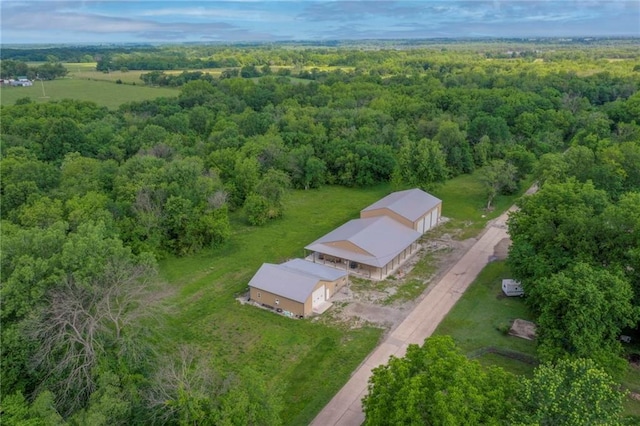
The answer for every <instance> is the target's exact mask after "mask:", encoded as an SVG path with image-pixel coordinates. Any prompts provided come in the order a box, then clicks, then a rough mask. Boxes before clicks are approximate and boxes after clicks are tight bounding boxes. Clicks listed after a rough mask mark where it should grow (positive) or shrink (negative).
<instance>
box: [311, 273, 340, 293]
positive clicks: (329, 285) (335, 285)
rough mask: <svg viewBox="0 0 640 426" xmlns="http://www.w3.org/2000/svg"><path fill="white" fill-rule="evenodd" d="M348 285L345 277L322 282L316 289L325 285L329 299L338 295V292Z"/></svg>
mask: <svg viewBox="0 0 640 426" xmlns="http://www.w3.org/2000/svg"><path fill="white" fill-rule="evenodd" d="M346 284H347V277H346V276H344V277H342V278H338V279H337V280H335V281H320V283H319V285H318V286H316V289H317V288H319V287H320V286H321V285H324V286H325V289H327V290H329V297H333V295H334V294H336V292H337V291H338V290H340V289H341V288H342V287H344V286H345V285H346ZM314 290H315V289H314ZM325 295H326V290H325ZM325 298H326V297H325Z"/></svg>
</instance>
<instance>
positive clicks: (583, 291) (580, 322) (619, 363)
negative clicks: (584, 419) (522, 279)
mask: <svg viewBox="0 0 640 426" xmlns="http://www.w3.org/2000/svg"><path fill="white" fill-rule="evenodd" d="M529 288H530V292H529V293H528V297H529V298H530V299H535V303H536V305H537V306H539V307H540V315H539V316H538V321H537V323H538V354H539V356H540V358H541V359H542V360H543V361H555V360H558V359H561V358H564V357H571V358H592V359H594V360H596V361H597V362H598V363H599V364H600V365H601V366H602V367H603V368H606V369H607V370H608V372H609V373H610V374H614V375H616V376H617V373H620V370H622V371H624V369H625V367H626V362H625V361H624V360H622V359H621V358H620V354H621V351H622V347H621V346H620V343H619V341H618V336H619V335H620V332H621V330H622V329H623V328H625V327H633V326H635V325H636V322H637V321H638V319H640V311H639V310H638V308H635V307H634V306H633V305H632V300H633V291H632V289H631V286H630V285H629V282H628V281H627V280H626V279H625V277H624V276H622V275H621V274H619V273H616V272H615V271H609V270H606V269H602V268H596V267H593V266H590V265H589V264H586V263H577V264H576V265H574V266H572V267H571V268H569V269H567V270H566V271H563V272H559V273H558V274H554V275H552V276H550V277H548V278H541V279H539V280H538V282H537V283H536V285H535V286H530V287H529ZM616 369H618V371H616Z"/></svg>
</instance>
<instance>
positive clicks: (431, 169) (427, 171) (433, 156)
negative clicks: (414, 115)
mask: <svg viewBox="0 0 640 426" xmlns="http://www.w3.org/2000/svg"><path fill="white" fill-rule="evenodd" d="M448 177H449V168H448V167H447V160H446V157H445V154H444V152H443V151H442V146H441V145H440V143H439V142H437V141H434V140H429V139H421V140H420V141H418V142H414V141H411V140H409V139H406V140H405V141H404V143H403V144H402V146H401V147H400V152H399V154H398V163H397V165H396V168H395V170H394V173H393V180H394V182H395V183H396V186H410V187H419V188H422V189H424V190H429V189H433V187H434V186H435V185H437V184H438V183H442V182H444V181H445V180H446V179H447V178H448Z"/></svg>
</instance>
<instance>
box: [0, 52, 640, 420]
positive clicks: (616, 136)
mask: <svg viewBox="0 0 640 426" xmlns="http://www.w3.org/2000/svg"><path fill="white" fill-rule="evenodd" d="M580 46H581V48H580V49H577V48H576V46H575V45H569V46H566V45H559V44H557V43H556V44H551V45H548V44H545V43H540V44H534V43H520V44H513V45H510V44H508V43H506V42H504V43H502V44H498V43H496V44H495V45H494V44H491V43H482V44H478V45H477V46H475V45H473V44H464V45H457V44H455V45H451V46H450V45H442V46H438V47H437V48H429V47H424V46H418V47H416V46H404V47H399V46H394V47H393V48H391V47H388V46H385V45H384V44H382V45H381V46H378V47H377V48H375V49H363V48H356V47H352V46H338V47H332V46H321V47H315V48H309V47H300V46H299V47H292V46H284V47H283V46H267V47H264V46H235V47H233V46H181V47H171V48H160V47H158V48H138V49H136V48H133V47H128V48H127V49H114V50H108V49H106V50H100V49H97V48H78V50H75V49H72V48H55V49H53V50H51V49H48V50H46V49H45V50H44V51H35V52H29V50H28V49H18V50H13V51H12V50H10V49H3V50H2V59H3V61H2V62H3V64H4V63H6V62H5V61H7V60H17V61H26V60H42V58H40V56H37V55H42V54H44V60H48V61H51V60H54V61H57V60H62V61H64V60H69V59H73V60H75V61H78V62H81V61H88V60H89V59H90V58H92V57H93V58H96V57H97V60H98V67H99V68H100V69H103V68H104V67H106V68H107V69H108V68H111V67H114V68H116V69H120V68H128V69H145V70H149V71H150V73H148V74H145V75H143V80H144V82H146V83H148V84H160V83H159V79H160V78H161V77H162V76H163V75H165V73H162V71H167V70H180V69H185V70H186V69H198V68H210V67H219V68H225V71H227V72H223V73H222V75H220V77H215V78H214V77H212V76H211V75H210V74H207V73H206V72H198V73H196V72H189V73H183V75H186V76H188V78H184V79H183V80H176V81H174V82H173V83H172V84H173V85H178V86H180V92H179V95H178V96H177V97H174V98H159V99H156V100H152V101H143V102H133V103H127V104H123V105H122V106H121V107H120V108H118V109H117V110H109V109H106V108H103V107H99V106H97V105H96V104H94V103H91V102H80V101H75V100H65V101H62V102H50V103H35V102H33V101H31V100H30V99H28V98H24V99H21V100H20V101H19V102H17V103H16V105H11V106H6V107H2V109H1V110H0V113H1V120H0V137H1V150H2V157H1V163H0V166H1V173H2V179H1V183H0V185H1V186H0V193H1V195H2V211H1V217H2V241H1V244H2V254H1V267H2V289H1V294H0V296H1V300H2V312H1V317H0V319H1V321H2V345H1V350H2V354H1V357H0V362H1V374H2V383H1V393H2V398H3V400H2V411H3V414H2V416H3V423H4V419H7V420H6V421H7V424H11V423H19V422H20V421H29V420H32V421H34V424H49V423H52V424H54V423H55V424H57V423H62V422H68V423H70V424H104V423H106V422H109V423H114V422H115V423H121V424H132V423H148V422H155V423H169V424H178V423H180V424H186V423H198V422H203V421H205V419H209V420H208V421H213V423H216V424H249V423H251V424H265V425H272V424H278V422H279V421H280V420H279V413H280V410H281V409H282V407H281V402H280V400H279V399H278V394H277V393H275V392H271V391H270V389H269V387H268V384H267V382H266V381H264V380H263V378H262V376H261V375H260V374H256V373H255V372H253V371H249V370H248V371H233V372H229V371H210V369H209V367H208V366H206V365H201V364H199V363H198V358H197V354H196V355H194V354H193V353H191V352H189V351H183V352H180V355H178V352H179V351H176V356H175V359H172V360H171V361H166V360H164V361H163V362H160V360H159V356H160V355H158V352H157V350H156V349H157V345H159V344H162V343H161V342H158V341H157V338H156V337H154V336H153V335H152V333H151V334H149V330H148V327H145V326H142V324H150V323H152V322H153V321H159V319H158V318H162V316H163V315H164V314H163V313H162V312H159V311H158V310H157V309H156V306H157V304H156V303H154V300H155V298H156V297H157V294H158V292H157V291H156V290H157V286H158V285H159V284H158V283H157V280H156V279H155V273H156V270H157V261H158V260H162V259H165V258H168V257H172V256H190V255H193V254H195V253H198V252H199V251H201V250H203V249H207V248H211V247H224V246H225V245H228V244H233V237H232V226H233V225H232V220H231V219H230V218H232V217H236V218H238V217H240V218H242V220H243V221H245V222H246V224H251V225H253V226H260V225H264V224H265V223H267V222H269V221H272V220H277V219H278V218H279V217H281V216H282V215H286V214H287V212H286V211H285V209H284V203H283V199H284V197H285V196H286V195H287V193H288V192H289V191H291V189H292V188H294V189H302V190H309V191H312V190H314V189H317V188H320V187H322V186H324V185H342V186H348V187H369V186H372V185H375V184H378V183H384V182H391V183H392V184H393V186H394V187H396V188H407V187H421V188H424V189H426V190H430V189H432V188H434V187H436V186H437V185H438V184H440V183H442V182H444V181H446V180H447V179H449V178H452V177H455V176H457V175H460V174H467V173H472V172H474V171H476V170H479V175H480V176H481V179H482V182H483V185H484V186H485V188H486V195H487V208H491V205H492V202H493V200H494V199H495V197H499V196H500V195H501V194H508V193H514V192H515V191H517V190H518V188H519V187H518V185H519V182H520V181H522V180H523V179H524V178H525V177H526V176H532V175H533V176H535V178H537V179H539V180H540V184H541V189H540V192H539V193H538V194H537V195H535V196H533V197H531V198H528V199H526V200H523V201H522V202H521V211H520V212H519V213H517V214H515V215H514V216H513V217H512V219H511V222H510V232H511V235H512V238H513V240H514V245H513V248H512V250H511V253H510V262H511V265H512V268H513V271H514V273H515V275H516V277H517V278H519V279H521V280H522V282H523V284H524V285H525V288H526V290H527V293H528V294H529V297H528V302H529V303H530V304H531V306H532V309H534V310H535V311H536V312H537V313H538V314H539V324H540V333H541V334H540V339H539V352H540V358H541V360H543V361H549V362H554V361H557V360H560V359H564V358H585V357H586V358H591V359H593V361H594V362H595V363H596V364H597V365H598V366H600V368H603V369H604V370H605V371H606V372H607V373H605V374H610V375H611V376H612V377H614V378H615V379H618V378H619V375H620V372H621V370H622V369H623V368H624V358H623V356H624V352H623V351H622V347H621V345H620V343H619V342H618V341H617V337H618V335H619V333H620V332H621V330H623V329H626V330H633V329H636V328H637V325H638V319H639V318H640V317H639V315H638V312H639V311H638V310H639V308H640V275H639V274H638V271H640V219H639V218H640V211H638V208H639V206H640V195H639V193H640V92H639V89H640V67H639V66H638V65H640V55H639V54H638V52H637V49H636V48H632V47H629V45H628V43H627V42H620V43H608V42H605V43H601V44H597V45H595V46H592V45H590V44H581V45H580ZM56 49H59V50H56ZM34 55H35V56H34ZM47 55H49V56H53V57H48V58H47ZM73 55H75V56H73ZM78 58H79V59H78ZM180 58H183V59H184V60H182V59H180ZM194 58H196V59H198V60H197V61H196V59H194ZM14 65H15V63H14ZM3 69H4V68H3ZM154 70H155V71H157V72H155V73H152V72H154ZM150 76H151V77H150ZM152 77H154V78H155V80H154V79H153V78H152ZM293 77H295V78H293ZM141 84H142V82H141ZM572 286H573V287H576V288H580V289H581V291H576V292H571V293H567V292H566V291H563V290H562V289H563V288H564V289H566V288H567V287H572ZM572 309H573V310H572ZM185 366H187V367H188V368H185ZM260 373H264V372H260ZM496 380H498V379H496ZM500 380H502V379H500ZM505 380H506V379H505ZM208 389H216V392H214V393H215V394H214V393H207V390H208ZM532 415H533V414H532ZM532 418H533V417H532ZM211 419H214V420H211ZM532 421H533V420H532ZM38 422H40V423H38Z"/></svg>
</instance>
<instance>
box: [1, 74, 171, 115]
mask: <svg viewBox="0 0 640 426" xmlns="http://www.w3.org/2000/svg"><path fill="white" fill-rule="evenodd" d="M42 84H44V92H45V94H46V96H47V97H46V98H45V97H43V92H42ZM177 95H178V91H177V90H176V89H165V88H154V87H144V86H139V85H136V86H132V85H128V84H115V83H109V82H106V81H90V80H81V79H69V78H65V79H58V80H52V81H44V82H42V83H41V82H39V81H37V82H35V84H34V85H33V86H31V87H2V88H0V102H1V104H2V105H13V104H14V103H15V102H16V100H17V99H20V98H25V97H29V98H31V99H32V100H33V101H36V102H50V101H57V100H62V99H77V100H81V101H92V102H95V103H97V104H98V105H101V106H106V107H108V108H112V109H114V108H117V107H118V106H120V105H121V104H123V103H126V102H132V101H142V100H145V99H154V98H159V97H163V96H164V97H173V96H177Z"/></svg>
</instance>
